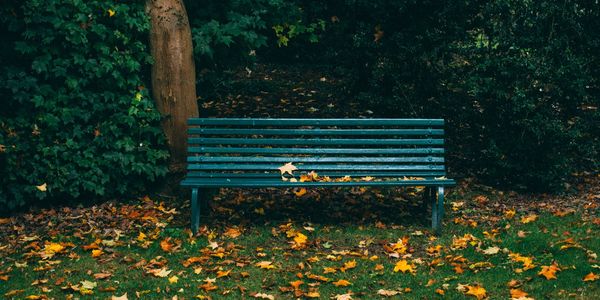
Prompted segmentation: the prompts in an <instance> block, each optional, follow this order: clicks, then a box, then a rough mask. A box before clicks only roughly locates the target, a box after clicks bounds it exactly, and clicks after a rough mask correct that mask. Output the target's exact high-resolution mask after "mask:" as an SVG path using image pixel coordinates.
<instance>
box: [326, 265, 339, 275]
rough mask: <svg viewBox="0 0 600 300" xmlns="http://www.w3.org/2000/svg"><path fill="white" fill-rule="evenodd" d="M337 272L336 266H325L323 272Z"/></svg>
mask: <svg viewBox="0 0 600 300" xmlns="http://www.w3.org/2000/svg"><path fill="white" fill-rule="evenodd" d="M335 272H337V270H336V269H335V268H330V267H324V268H323V274H327V273H335Z"/></svg>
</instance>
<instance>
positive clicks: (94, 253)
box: [92, 249, 104, 257]
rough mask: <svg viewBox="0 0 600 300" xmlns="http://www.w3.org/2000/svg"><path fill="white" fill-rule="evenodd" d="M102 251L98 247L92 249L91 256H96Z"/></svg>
mask: <svg viewBox="0 0 600 300" xmlns="http://www.w3.org/2000/svg"><path fill="white" fill-rule="evenodd" d="M103 253H104V252H102V250H100V249H96V250H92V257H98V256H100V255H102V254H103Z"/></svg>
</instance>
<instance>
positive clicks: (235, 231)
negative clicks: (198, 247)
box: [223, 227, 242, 239]
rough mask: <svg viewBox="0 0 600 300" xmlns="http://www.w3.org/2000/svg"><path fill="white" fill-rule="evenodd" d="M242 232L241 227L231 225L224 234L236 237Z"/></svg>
mask: <svg viewBox="0 0 600 300" xmlns="http://www.w3.org/2000/svg"><path fill="white" fill-rule="evenodd" d="M241 234H242V232H241V231H240V229H239V228H234V227H229V228H227V230H225V232H224V233H223V235H224V236H226V237H229V238H232V239H235V238H236V237H238V236H240V235H241Z"/></svg>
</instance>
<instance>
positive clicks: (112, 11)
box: [108, 9, 116, 17]
mask: <svg viewBox="0 0 600 300" xmlns="http://www.w3.org/2000/svg"><path fill="white" fill-rule="evenodd" d="M115 14H116V12H115V11H114V10H112V9H109V10H108V16H109V17H112V16H114V15H115Z"/></svg>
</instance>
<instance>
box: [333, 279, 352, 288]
mask: <svg viewBox="0 0 600 300" xmlns="http://www.w3.org/2000/svg"><path fill="white" fill-rule="evenodd" d="M351 284H352V283H350V281H348V280H344V279H340V280H338V281H335V282H333V285H335V286H349V285H351Z"/></svg>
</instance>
